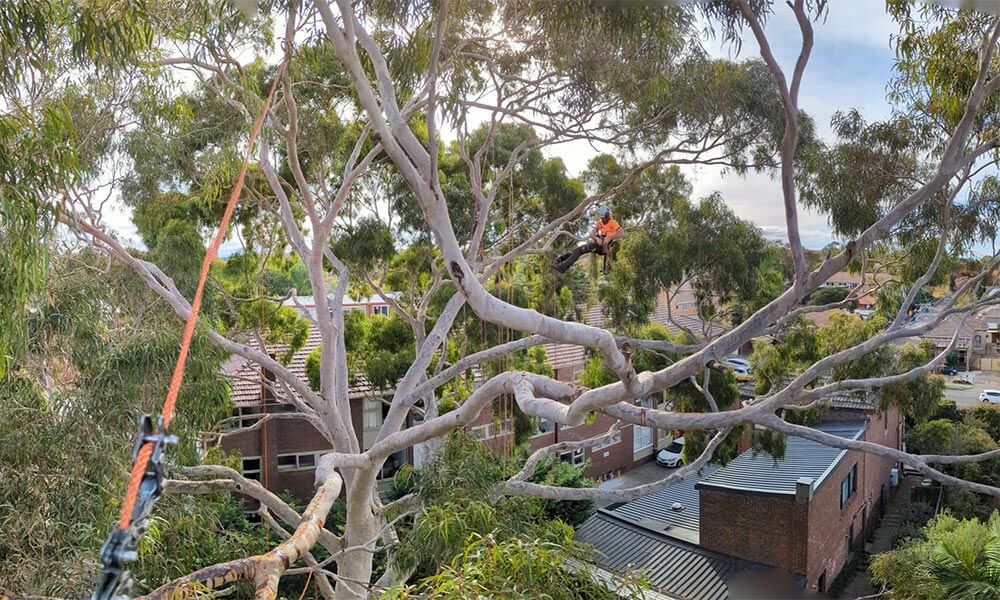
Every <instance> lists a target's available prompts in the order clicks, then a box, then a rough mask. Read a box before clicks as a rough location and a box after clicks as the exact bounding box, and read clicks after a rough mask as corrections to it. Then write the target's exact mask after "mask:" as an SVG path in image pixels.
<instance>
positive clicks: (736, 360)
mask: <svg viewBox="0 0 1000 600" xmlns="http://www.w3.org/2000/svg"><path fill="white" fill-rule="evenodd" d="M722 362H724V363H726V364H727V365H729V366H731V367H743V368H744V369H746V370H747V371H749V370H750V361H749V360H747V359H745V358H741V357H739V356H727V357H726V358H724V359H722Z"/></svg>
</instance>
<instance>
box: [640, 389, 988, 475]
mask: <svg viewBox="0 0 1000 600" xmlns="http://www.w3.org/2000/svg"><path fill="white" fill-rule="evenodd" d="M998 393H1000V392H998ZM682 454H684V438H683V437H679V438H677V439H676V440H674V441H672V442H670V445H669V446H667V447H666V448H664V449H662V450H660V451H659V452H657V453H656V464H658V465H660V466H661V467H679V466H681V464H682V463H683V462H684V459H683V457H682V456H681V455H682Z"/></svg>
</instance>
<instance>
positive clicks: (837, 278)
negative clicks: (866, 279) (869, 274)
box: [819, 271, 862, 289]
mask: <svg viewBox="0 0 1000 600" xmlns="http://www.w3.org/2000/svg"><path fill="white" fill-rule="evenodd" d="M861 281H862V279H861V274H860V273H848V272H847V271H838V272H837V273H834V274H833V275H831V276H830V278H829V279H827V280H826V281H825V282H823V283H821V284H820V286H819V287H821V288H829V287H834V288H846V289H853V288H856V287H858V286H859V285H861Z"/></svg>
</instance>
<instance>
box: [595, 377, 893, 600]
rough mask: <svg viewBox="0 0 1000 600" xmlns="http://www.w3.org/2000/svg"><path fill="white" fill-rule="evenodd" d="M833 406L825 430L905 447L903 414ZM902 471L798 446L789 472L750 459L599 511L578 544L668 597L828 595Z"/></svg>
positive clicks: (869, 402)
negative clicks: (759, 591)
mask: <svg viewBox="0 0 1000 600" xmlns="http://www.w3.org/2000/svg"><path fill="white" fill-rule="evenodd" d="M830 406H831V408H830V410H829V411H828V412H827V414H826V417H825V420H824V422H823V423H822V424H820V425H818V426H817V427H816V428H817V429H819V430H821V431H824V432H827V433H830V434H832V435H837V436H840V437H844V438H847V439H862V440H866V441H871V442H875V443H878V444H882V445H885V446H889V447H893V448H899V447H900V434H901V432H902V419H901V417H900V414H899V412H898V410H896V409H895V408H890V409H889V410H887V411H885V412H877V411H876V405H875V403H874V397H872V396H867V397H864V396H859V395H852V394H842V395H839V396H837V397H833V398H831V399H830ZM897 469H898V465H897V464H896V463H894V462H893V461H891V460H889V459H884V458H881V457H878V456H874V455H868V454H864V453H861V452H858V451H854V450H841V449H837V448H831V447H828V446H824V445H822V444H819V443H816V442H812V441H809V440H805V439H802V438H794V437H789V438H787V440H786V449H785V454H784V457H783V458H782V459H780V460H778V459H776V458H775V457H773V456H771V455H770V454H768V453H765V452H760V453H757V454H755V453H754V452H753V451H752V450H745V451H744V452H742V453H741V454H740V455H739V456H738V457H737V458H735V459H734V460H732V461H731V462H730V463H729V464H727V465H726V466H724V467H719V466H717V465H709V466H708V467H706V468H705V469H703V470H702V472H701V473H700V474H699V475H698V476H696V477H692V478H690V479H688V480H686V481H684V482H681V483H679V484H676V485H674V486H671V487H669V488H667V489H664V490H660V491H658V492H655V493H654V494H651V495H650V496H647V497H645V498H642V499H639V500H636V501H634V502H629V503H625V504H619V505H611V506H609V507H606V508H604V509H601V510H599V511H598V512H597V514H595V515H594V516H593V517H591V519H590V520H588V521H587V522H586V523H584V524H583V525H582V526H581V527H580V528H578V530H577V538H578V539H580V540H581V541H584V542H586V543H589V544H592V545H593V546H594V547H595V548H596V550H597V553H596V558H595V563H596V564H597V566H598V567H600V568H602V569H606V570H610V571H613V572H615V571H617V572H622V571H623V570H626V568H627V566H628V565H631V567H630V568H635V569H639V570H641V571H643V572H645V573H646V575H647V577H648V578H649V581H650V584H651V585H653V586H654V588H655V589H657V591H659V592H661V593H663V594H666V595H667V596H672V597H682V598H690V599H692V600H722V599H723V598H728V597H740V596H741V592H740V590H741V589H746V588H741V587H740V586H742V585H754V582H756V584H758V588H759V587H760V585H766V586H768V587H767V589H771V590H772V591H774V590H775V588H774V586H780V585H790V584H791V583H792V582H794V585H795V586H796V587H798V589H799V590H800V591H801V590H802V588H805V589H807V590H811V591H818V592H824V591H826V590H827V589H828V588H829V585H830V583H831V582H832V581H833V580H834V579H835V578H836V577H837V576H838V575H839V574H840V572H841V570H842V569H843V568H844V565H845V564H847V562H848V561H849V560H850V557H851V553H852V552H853V549H854V548H855V547H856V546H857V545H859V544H861V543H863V540H864V539H865V537H866V536H868V535H870V534H871V533H872V531H873V530H874V527H875V526H876V525H877V522H878V520H879V519H880V518H881V516H882V513H883V511H884V507H885V506H886V503H887V502H888V499H889V496H890V495H891V494H892V492H893V486H894V481H898V480H897V479H895V478H896V477H898V473H899V471H898V470H897ZM893 473H896V475H893ZM612 533H614V534H615V535H612ZM616 535H617V537H616ZM682 565H684V566H685V568H681V567H680V566H682ZM699 573H701V574H700V575H699ZM764 573H768V574H767V575H766V576H765V575H763V574H764ZM695 577H698V578H700V579H698V581H699V585H698V586H694V587H692V585H691V581H692V578H695ZM778 589H782V588H778ZM787 595H789V596H790V595H792V594H791V592H789V593H788V594H787Z"/></svg>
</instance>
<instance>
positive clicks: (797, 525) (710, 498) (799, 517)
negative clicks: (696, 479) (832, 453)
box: [699, 487, 809, 574]
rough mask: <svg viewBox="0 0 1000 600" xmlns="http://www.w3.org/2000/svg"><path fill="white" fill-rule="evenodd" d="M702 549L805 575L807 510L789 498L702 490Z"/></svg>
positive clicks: (802, 504) (713, 489)
mask: <svg viewBox="0 0 1000 600" xmlns="http://www.w3.org/2000/svg"><path fill="white" fill-rule="evenodd" d="M699 497H700V500H701V509H700V515H701V517H700V526H699V534H700V538H701V541H700V544H701V545H702V546H704V547H705V548H708V549H710V550H715V551H717V552H722V553H723V554H728V555H730V556H736V557H738V558H743V559H746V560H751V561H755V562H759V563H761V564H765V565H770V566H773V567H778V568H779V569H784V570H786V571H789V572H791V573H798V574H802V573H805V571H806V537H807V536H806V531H807V527H808V523H809V504H808V503H806V502H800V501H796V499H795V496H794V495H793V494H756V493H751V492H738V491H735V490H721V489H718V488H709V487H703V488H700V491H699Z"/></svg>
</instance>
